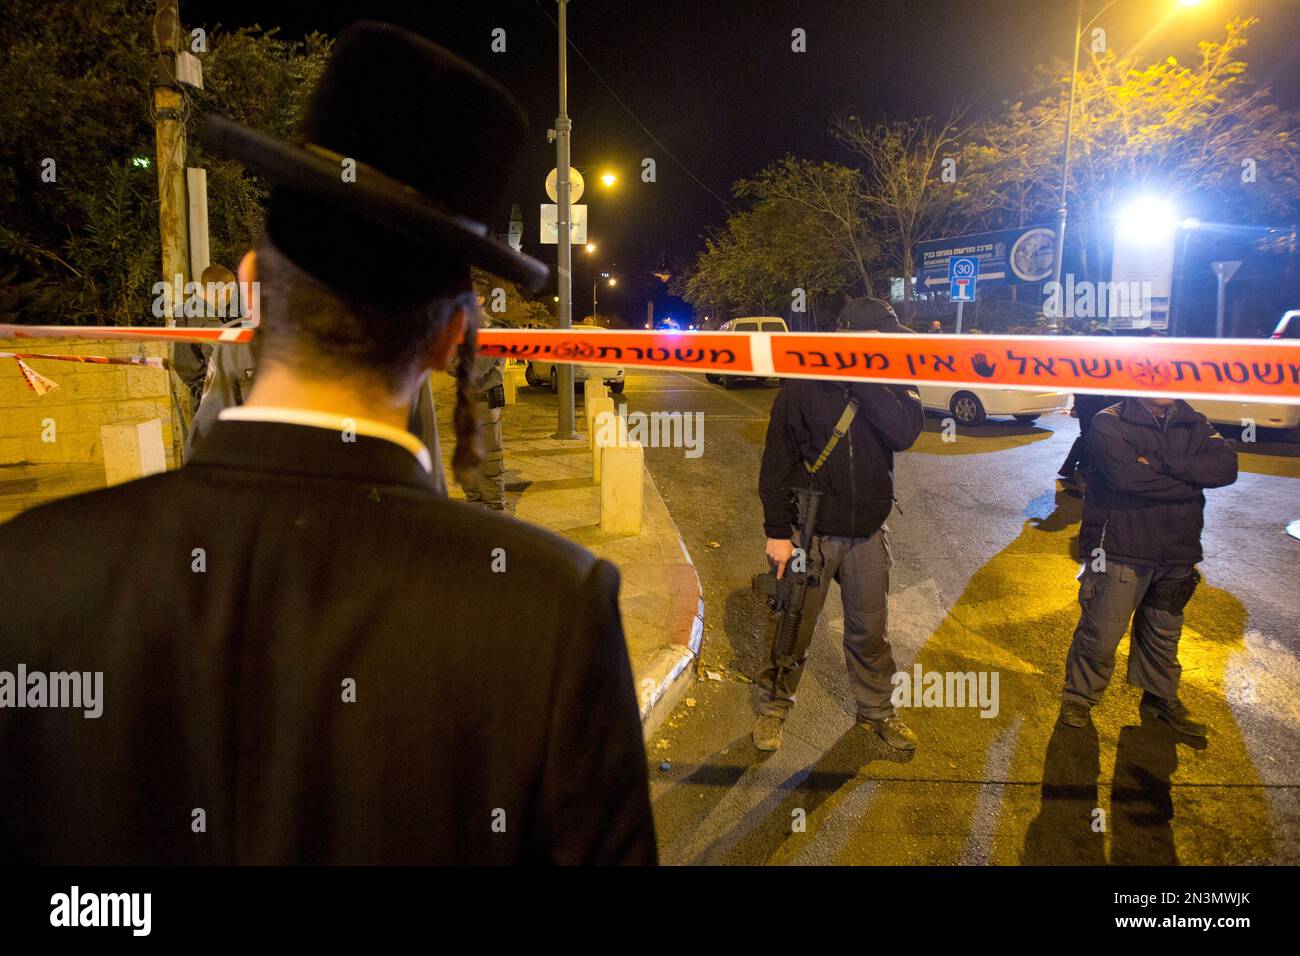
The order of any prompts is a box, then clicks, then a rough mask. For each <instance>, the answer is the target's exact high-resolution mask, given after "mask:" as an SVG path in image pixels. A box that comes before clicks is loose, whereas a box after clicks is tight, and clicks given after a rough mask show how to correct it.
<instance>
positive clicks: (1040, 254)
mask: <svg viewBox="0 0 1300 956" xmlns="http://www.w3.org/2000/svg"><path fill="white" fill-rule="evenodd" d="M954 257H969V258H974V259H978V260H979V274H978V275H977V276H976V278H977V279H978V280H979V284H980V286H981V287H983V288H985V289H987V288H990V287H997V286H1003V285H1012V284H1016V285H1018V284H1025V283H1039V282H1046V281H1047V280H1048V279H1050V278H1051V277H1052V262H1053V260H1054V259H1055V258H1056V230H1055V229H1054V228H1052V227H1051V226H1024V227H1022V228H1019V229H999V230H997V231H996V232H977V233H972V234H971V235H968V236H954V237H952V238H948V239H933V240H931V241H929V242H918V243H917V244H916V265H917V269H918V271H919V272H920V274H921V289H922V290H923V291H926V292H936V291H940V290H942V291H947V289H948V260H949V259H952V258H954Z"/></svg>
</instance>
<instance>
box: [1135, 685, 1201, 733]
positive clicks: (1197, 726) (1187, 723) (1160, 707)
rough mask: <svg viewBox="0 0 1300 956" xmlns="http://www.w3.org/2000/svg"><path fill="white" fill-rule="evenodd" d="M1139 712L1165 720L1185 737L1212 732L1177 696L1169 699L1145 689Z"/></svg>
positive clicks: (1153, 718)
mask: <svg viewBox="0 0 1300 956" xmlns="http://www.w3.org/2000/svg"><path fill="white" fill-rule="evenodd" d="M1138 712H1139V713H1140V714H1141V715H1142V716H1143V717H1148V718H1150V719H1152V720H1163V721H1164V722H1165V723H1166V724H1168V725H1169V726H1170V727H1172V728H1174V730H1176V731H1178V732H1179V733H1180V734H1182V735H1183V736H1185V737H1197V738H1202V737H1205V736H1207V735H1208V734H1209V732H1210V728H1209V727H1207V726H1206V725H1205V724H1204V723H1202V722H1201V721H1199V720H1197V719H1196V718H1194V717H1193V716H1192V715H1191V714H1190V713H1189V712H1188V710H1187V707H1186V706H1185V705H1184V704H1183V702H1182V701H1181V700H1179V699H1178V698H1177V697H1175V698H1173V699H1172V700H1169V699H1166V698H1164V697H1157V696H1156V695H1155V694H1153V693H1151V692H1150V691H1149V690H1144V691H1143V692H1142V703H1140V704H1138Z"/></svg>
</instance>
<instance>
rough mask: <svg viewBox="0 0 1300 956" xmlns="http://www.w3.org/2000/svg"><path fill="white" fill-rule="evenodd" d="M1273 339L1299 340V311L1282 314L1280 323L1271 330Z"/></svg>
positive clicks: (1293, 310) (1294, 310)
mask: <svg viewBox="0 0 1300 956" xmlns="http://www.w3.org/2000/svg"><path fill="white" fill-rule="evenodd" d="M1273 338H1275V339H1300V309H1292V310H1291V311H1290V312H1285V313H1283V314H1282V321H1280V322H1278V324H1277V328H1275V329H1274V330H1273Z"/></svg>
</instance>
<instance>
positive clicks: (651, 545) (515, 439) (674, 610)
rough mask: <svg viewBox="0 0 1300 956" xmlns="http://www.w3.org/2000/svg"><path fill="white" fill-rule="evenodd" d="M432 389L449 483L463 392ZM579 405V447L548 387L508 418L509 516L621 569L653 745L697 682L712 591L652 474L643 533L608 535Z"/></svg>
mask: <svg viewBox="0 0 1300 956" xmlns="http://www.w3.org/2000/svg"><path fill="white" fill-rule="evenodd" d="M433 384H434V398H435V400H436V402H437V407H438V435H439V437H440V439H441V443H442V458H443V465H444V468H445V470H446V472H447V474H448V475H450V474H451V455H452V451H453V450H454V448H455V444H456V443H455V437H454V436H455V429H453V428H452V423H451V418H452V411H453V409H454V408H455V405H456V396H455V385H454V382H453V381H452V379H451V378H449V377H448V376H445V375H439V376H435V378H434V381H433ZM575 402H576V405H577V413H576V418H577V427H578V431H579V432H580V433H582V436H583V437H582V440H580V441H576V442H560V441H557V440H555V439H553V438H552V437H551V435H552V434H554V432H555V425H556V404H557V402H556V398H555V396H554V395H552V394H551V393H550V392H549V391H548V390H546V389H544V388H531V387H526V388H520V389H519V401H518V402H517V403H516V404H514V405H508V406H506V408H505V409H504V410H503V412H502V419H501V421H502V433H503V435H504V444H505V466H506V473H505V478H506V508H507V510H508V511H510V512H511V513H512V514H514V515H515V516H516V517H518V518H520V519H522V520H524V521H531V522H532V523H534V524H539V525H541V526H542V527H544V528H549V529H550V530H552V531H554V532H556V533H558V534H562V535H564V537H566V538H568V539H569V540H570V541H575V542H577V543H578V544H581V545H582V546H584V547H586V548H587V549H589V550H590V551H592V552H593V553H594V554H596V555H597V556H598V557H601V558H605V559H606V560H608V561H612V562H613V563H614V564H615V565H617V567H618V570H619V574H620V576H621V577H622V586H621V589H620V592H619V607H620V608H621V610H622V612H623V631H624V634H625V635H626V637H627V650H628V656H629V657H630V658H631V661H632V674H633V677H634V679H635V681H636V687H637V695H638V697H639V698H640V703H641V722H642V727H643V730H644V733H645V735H646V737H647V738H648V737H649V736H650V735H651V734H652V733H654V732H655V730H656V729H657V728H658V727H659V725H660V723H662V721H663V720H664V718H665V717H666V716H667V715H668V714H669V713H671V712H672V710H673V708H674V707H675V706H676V705H677V704H678V702H679V701H680V700H681V698H682V697H683V696H684V695H685V692H686V689H687V688H688V687H689V686H690V685H691V683H692V682H693V681H694V679H695V662H696V658H697V657H698V655H699V650H700V641H701V639H702V637H703V622H704V600H703V592H702V591H701V589H700V580H699V576H698V575H697V574H696V572H695V565H694V564H693V563H692V561H691V557H690V555H689V554H688V553H687V551H686V546H685V544H683V543H682V539H681V536H680V535H679V534H678V532H677V525H676V524H674V523H673V519H672V516H671V515H669V513H668V508H667V506H666V505H664V502H663V499H662V498H661V497H660V496H659V490H658V489H657V488H656V487H655V484H654V481H653V479H651V477H650V474H649V472H646V473H645V475H644V481H645V485H644V489H643V490H644V493H645V517H644V523H643V525H642V530H641V534H639V535H635V536H629V535H617V534H606V533H604V532H602V531H601V530H600V485H598V484H597V483H596V482H594V481H592V478H591V450H590V449H589V448H588V447H587V441H586V432H585V426H586V422H585V421H584V420H583V414H582V394H581V392H579V393H578V394H577V395H576V397H575ZM449 483H450V485H451V489H450V493H451V497H452V498H458V499H463V498H464V495H463V494H462V493H461V490H460V488H459V487H458V486H457V485H456V484H455V482H449Z"/></svg>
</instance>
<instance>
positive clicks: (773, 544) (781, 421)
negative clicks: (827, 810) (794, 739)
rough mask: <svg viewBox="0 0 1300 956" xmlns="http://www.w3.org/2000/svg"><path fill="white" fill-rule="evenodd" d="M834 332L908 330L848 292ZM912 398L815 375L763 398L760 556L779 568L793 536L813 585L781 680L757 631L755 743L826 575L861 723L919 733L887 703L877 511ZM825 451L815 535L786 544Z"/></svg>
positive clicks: (905, 745)
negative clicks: (836, 595)
mask: <svg viewBox="0 0 1300 956" xmlns="http://www.w3.org/2000/svg"><path fill="white" fill-rule="evenodd" d="M837 326H838V328H839V329H841V330H843V331H857V332H907V331H909V330H908V329H906V328H905V327H903V326H902V325H900V324H899V321H898V317H897V316H896V315H895V314H894V310H893V308H892V307H891V306H890V305H889V303H888V302H885V301H883V300H881V299H854V300H851V301H849V302H848V303H847V304H846V305H845V306H844V308H843V309H842V310H841V312H840V314H839V318H838V319H837ZM850 399H853V400H855V401H856V406H857V408H856V411H855V413H854V416H853V418H852V421H851V423H850V424H849V427H848V430H847V432H846V433H845V435H844V438H843V440H842V441H839V442H838V443H837V444H835V445H834V446H830V439H831V437H832V434H833V433H834V431H835V428H836V425H837V423H839V422H840V421H841V417H842V416H843V415H844V414H845V411H846V406H848V405H849V404H850ZM924 421H925V419H924V412H923V411H922V408H921V398H920V396H919V395H918V394H917V392H916V390H915V389H912V388H908V387H905V386H896V385H877V384H874V383H868V382H855V383H853V384H850V385H845V384H843V383H838V382H830V381H822V380H817V379H791V380H788V381H786V382H785V383H784V384H783V385H782V387H781V392H780V394H779V395H778V396H777V398H776V402H775V403H774V404H773V406H772V417H771V420H770V421H769V423H768V429H767V442H766V445H765V447H764V449H763V463H762V468H761V472H760V474H759V482H758V484H759V497H760V498H761V499H762V502H763V524H764V529H765V532H766V535H767V548H766V551H767V557H768V559H769V560H770V562H771V563H772V564H773V565H774V566H775V570H776V573H777V575H778V576H780V575H782V574H783V573H784V572H785V569H786V565H787V563H788V562H789V561H790V559H791V557H792V555H793V554H794V549H795V546H796V543H797V544H799V545H801V546H802V548H803V552H804V554H805V556H806V561H807V570H808V571H809V572H810V574H815V575H816V576H817V578H818V580H819V586H818V587H817V588H815V589H814V588H812V587H810V588H809V589H808V592H807V597H806V600H805V603H804V613H803V619H802V622H801V625H800V629H799V632H798V636H797V638H796V640H795V647H794V653H793V659H794V660H793V666H791V667H788V668H787V667H783V668H782V669H781V673H780V676H779V677H778V675H777V669H776V667H775V666H774V665H773V664H772V663H771V651H772V643H773V641H774V639H775V628H774V627H771V626H769V627H768V629H767V633H766V635H765V643H766V648H765V660H767V662H768V663H767V665H766V666H765V668H764V669H763V671H762V673H761V674H760V675H759V679H758V683H759V686H760V688H761V692H762V693H761V698H760V703H759V707H758V711H759V716H758V721H757V722H756V724H755V726H754V745H755V746H756V747H757V748H758V749H759V750H776V749H777V748H778V747H780V745H781V728H782V724H783V722H784V720H785V718H786V716H787V714H788V713H789V711H790V708H792V707H793V706H794V702H795V689H796V688H797V687H798V685H799V678H800V676H801V675H802V673H803V667H804V663H805V661H806V659H807V656H808V648H809V645H810V644H811V643H812V638H813V633H814V631H815V629H816V626H817V617H818V615H819V614H820V612H821V608H822V604H823V603H824V602H825V600H826V591H827V589H828V588H829V587H830V582H831V581H832V580H835V581H838V582H839V585H840V595H841V598H842V600H843V602H844V661H845V664H846V665H847V666H848V673H849V684H850V686H851V687H852V689H853V694H854V697H855V698H856V699H857V716H858V719H859V721H862V722H863V723H864V724H866V725H867V726H869V727H870V728H871V729H872V730H874V731H875V732H876V733H877V734H879V735H880V737H881V738H883V739H884V740H885V741H886V742H887V743H888V744H889V745H890V746H892V747H896V748H898V749H901V750H913V749H915V748H916V744H917V740H916V735H915V734H914V733H913V732H912V731H911V729H909V728H908V727H907V725H906V724H904V723H903V721H902V720H900V719H899V717H898V715H897V714H896V713H895V712H894V707H893V704H892V703H891V701H890V695H891V691H892V689H893V685H892V678H893V676H894V670H895V668H894V657H893V653H892V652H891V650H890V647H889V642H888V641H887V640H886V635H885V631H886V622H887V618H888V594H889V569H890V565H891V558H890V554H889V544H888V533H889V532H888V529H887V528H886V527H885V519H886V518H888V517H889V512H890V510H891V509H892V507H893V500H894V453H895V452H898V451H903V450H904V449H906V448H909V447H911V445H912V443H913V442H914V441H916V438H917V436H918V435H919V434H920V433H921V428H922V426H923V425H924ZM828 446H830V447H831V451H830V453H829V454H828V455H826V456H825V459H824V461H823V462H822V464H821V467H820V468H819V470H818V472H817V475H816V485H817V487H818V488H820V489H821V490H822V492H823V497H822V499H821V504H820V508H819V512H818V518H817V524H816V533H815V535H814V537H813V539H812V541H811V542H795V541H794V540H793V537H794V531H795V522H796V515H795V514H794V509H793V508H792V507H791V502H790V498H791V495H790V490H791V488H793V487H803V486H807V485H808V483H809V481H810V478H809V475H808V467H807V466H809V465H813V464H814V463H815V462H817V461H818V460H819V458H821V456H822V454H823V452H825V450H826V449H827V447H828Z"/></svg>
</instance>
